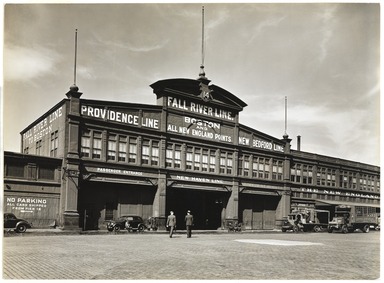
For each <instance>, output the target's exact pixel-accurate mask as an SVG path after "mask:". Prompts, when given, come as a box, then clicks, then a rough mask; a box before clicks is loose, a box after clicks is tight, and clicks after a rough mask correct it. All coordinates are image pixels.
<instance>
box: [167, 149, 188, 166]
mask: <svg viewBox="0 0 384 283" xmlns="http://www.w3.org/2000/svg"><path fill="white" fill-rule="evenodd" d="M165 154H166V156H165V165H166V166H167V167H170V168H181V145H178V144H168V145H167V150H166V153H165ZM189 157H190V156H189ZM189 164H190V166H191V163H189Z"/></svg>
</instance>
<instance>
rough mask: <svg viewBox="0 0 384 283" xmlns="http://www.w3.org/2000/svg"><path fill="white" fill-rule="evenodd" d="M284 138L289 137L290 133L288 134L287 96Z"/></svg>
mask: <svg viewBox="0 0 384 283" xmlns="http://www.w3.org/2000/svg"><path fill="white" fill-rule="evenodd" d="M283 138H284V139H287V138H288V134H287V97H285V127H284V135H283Z"/></svg>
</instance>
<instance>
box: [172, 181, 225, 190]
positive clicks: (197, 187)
mask: <svg viewBox="0 0 384 283" xmlns="http://www.w3.org/2000/svg"><path fill="white" fill-rule="evenodd" d="M168 187H170V188H179V189H191V190H202V191H216V192H230V191H231V190H232V188H230V187H229V186H207V185H201V184H199V185H193V184H183V183H175V184H172V185H171V186H169V185H168Z"/></svg>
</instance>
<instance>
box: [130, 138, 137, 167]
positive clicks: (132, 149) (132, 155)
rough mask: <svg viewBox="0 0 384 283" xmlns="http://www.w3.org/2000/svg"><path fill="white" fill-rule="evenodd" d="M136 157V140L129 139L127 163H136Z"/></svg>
mask: <svg viewBox="0 0 384 283" xmlns="http://www.w3.org/2000/svg"><path fill="white" fill-rule="evenodd" d="M136 157H137V139H136V138H129V159H128V162H129V163H136Z"/></svg>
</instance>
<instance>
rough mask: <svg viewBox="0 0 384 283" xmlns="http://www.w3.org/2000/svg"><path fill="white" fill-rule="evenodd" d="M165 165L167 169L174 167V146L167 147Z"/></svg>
mask: <svg viewBox="0 0 384 283" xmlns="http://www.w3.org/2000/svg"><path fill="white" fill-rule="evenodd" d="M165 165H166V166H167V167H172V165H173V150H172V145H168V146H167V150H166V154H165Z"/></svg>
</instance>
